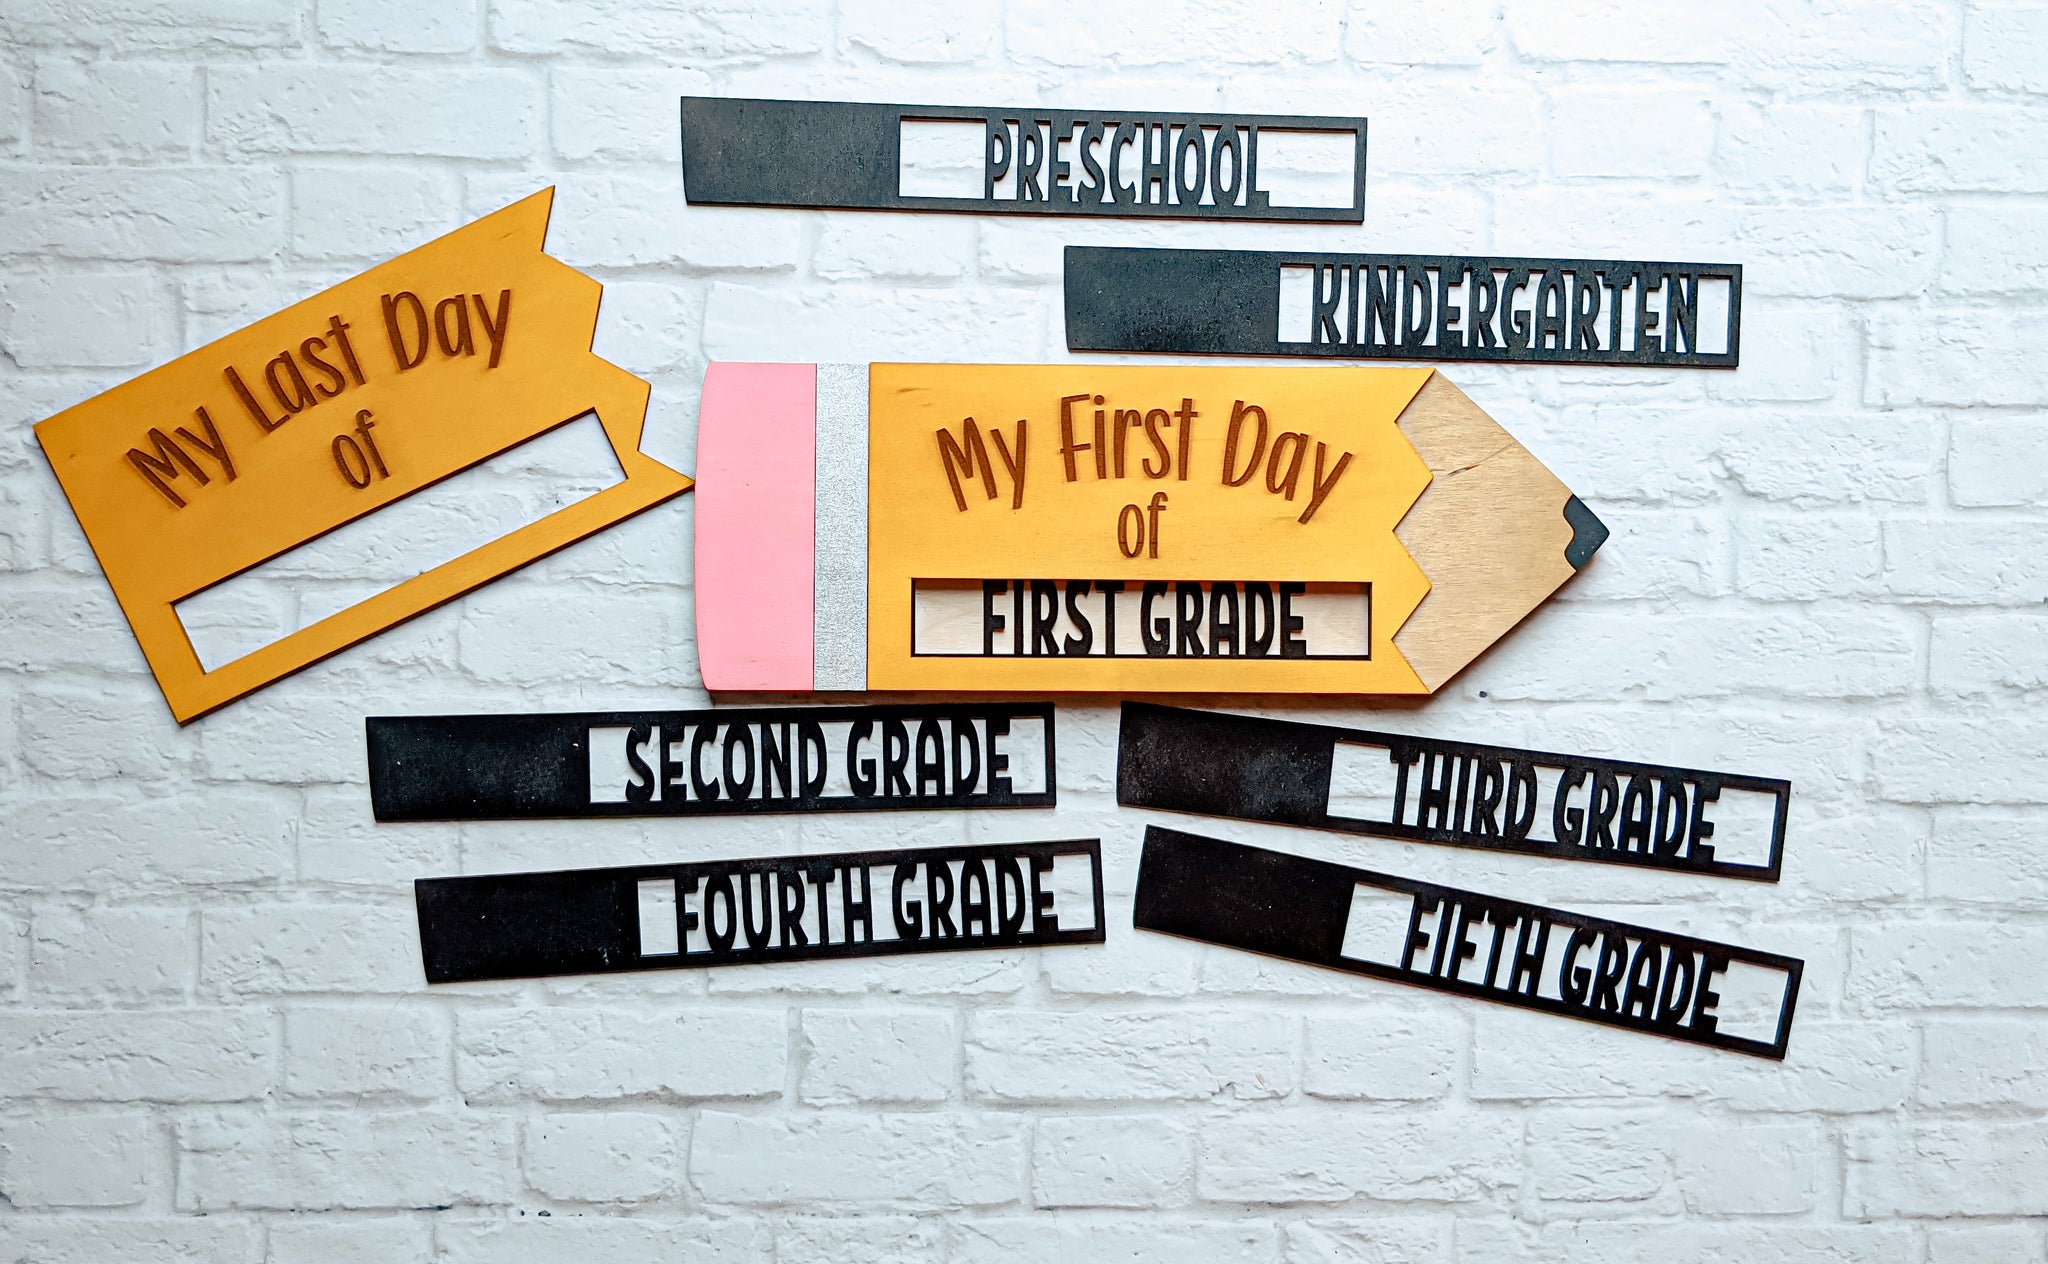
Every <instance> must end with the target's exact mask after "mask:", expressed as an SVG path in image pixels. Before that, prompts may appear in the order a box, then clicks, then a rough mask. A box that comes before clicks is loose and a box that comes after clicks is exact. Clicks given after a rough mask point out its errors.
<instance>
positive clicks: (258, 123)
mask: <svg viewBox="0 0 2048 1264" xmlns="http://www.w3.org/2000/svg"><path fill="white" fill-rule="evenodd" d="M545 108H546V107H545V105H544V103H543V93H542V90H541V85H540V82H539V80H538V79H536V78H535V77H533V76H532V75H530V74H527V73H526V72H524V71H520V70H471V69H466V68H465V69H458V68H455V67H445V66H444V67H437V68H435V69H433V70H408V69H399V68H396V67H391V68H371V69H356V68H353V67H350V68H343V67H340V66H330V67H328V68H326V69H325V70H324V71H323V72H322V73H320V74H318V75H309V74H307V73H306V72H305V71H304V70H303V69H301V68H299V67H297V66H289V65H260V66H229V67H222V68H220V69H217V70H213V71H210V72H209V73H208V75H207V82H206V139H207V142H208V143H209V144H211V145H216V146H220V147H222V148H224V149H227V150H229V151H231V152H233V151H240V152H245V153H252V154H279V153H285V154H322V153H325V154H365V153H367V154H400V155H420V156H427V157H433V156H441V157H451V158H524V157H527V156H528V155H530V154H532V153H533V152H534V150H535V148H536V146H537V145H538V144H539V143H540V125H541V117H542V111H543V110H544V109H545Z"/></svg>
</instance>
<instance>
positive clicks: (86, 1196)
mask: <svg viewBox="0 0 2048 1264" xmlns="http://www.w3.org/2000/svg"><path fill="white" fill-rule="evenodd" d="M151 1148H152V1138H151V1136H150V1127H149V1119H148V1117H147V1116H145V1115H44V1116H41V1117H37V1118H30V1119H13V1120H0V1182H4V1184H0V1189H5V1190H6V1191H7V1201H8V1204H9V1205H10V1206H13V1207H20V1208H33V1207H132V1206H135V1205H136V1204H137V1203H140V1202H141V1201H142V1200H143V1197H144V1196H145V1194H146V1193H147V1192H148V1171H149V1154H150V1150H151Z"/></svg>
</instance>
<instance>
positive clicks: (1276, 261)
mask: <svg viewBox="0 0 2048 1264" xmlns="http://www.w3.org/2000/svg"><path fill="white" fill-rule="evenodd" d="M1290 279H1291V280H1292V282H1293V284H1292V285H1291V286H1290V285H1288V284H1287V282H1288V281H1289V280H1290ZM1290 291H1291V292H1290ZM1066 306H1067V349H1068V350H1070V351H1158V352H1168V353H1172V354H1177V355H1261V356H1308V357H1313V358H1338V359H1386V360H1486V361H1508V362H1522V363H1538V364H1639V365H1664V366H1678V367H1690V368H1718V369H1732V368H1734V367H1735V366H1736V363H1737V361H1738V359H1739V358H1740V350H1741V342H1740V335H1741V323H1742V268H1741V266H1740V265H1739V264H1723V263H1634V262H1624V261H1616V260H1599V259H1507V258H1491V257H1485V256H1460V255H1365V254H1312V253H1303V252H1298V251H1278V250H1270V251H1269V250H1155V249H1143V248H1134V247H1121V246H1068V247H1067V250H1066Z"/></svg>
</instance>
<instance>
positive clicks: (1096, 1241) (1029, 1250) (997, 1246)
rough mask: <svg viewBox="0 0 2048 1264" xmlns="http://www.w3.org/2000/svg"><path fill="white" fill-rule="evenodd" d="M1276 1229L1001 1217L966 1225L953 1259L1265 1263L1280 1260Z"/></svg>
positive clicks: (1213, 1222)
mask: <svg viewBox="0 0 2048 1264" xmlns="http://www.w3.org/2000/svg"><path fill="white" fill-rule="evenodd" d="M1278 1232H1279V1231H1278V1229H1277V1228H1276V1227H1275V1226H1273V1225H1271V1224H1259V1223H1256V1222H1244V1223H1235V1224H1233V1223H1231V1222H1230V1221H1228V1220H1222V1219H1205V1220H1164V1221H1162V1220H1161V1219H1159V1218H1158V1217H1156V1216H1144V1217H1118V1218H1116V1219H1113V1220H1095V1219H1090V1220H1085V1221H1083V1220H1077V1219H1074V1218H1072V1217H1061V1218H1059V1219H1055V1220H1052V1221H1051V1222H1050V1223H1048V1222H1046V1221H1045V1220H1040V1219H1024V1218H1021V1217H1017V1218H1003V1219H988V1220H978V1221H974V1222H971V1223H969V1224H967V1225H964V1226H963V1227H962V1229H961V1232H960V1235H959V1241H958V1245H957V1246H956V1248H955V1251H954V1258H956V1259H958V1260H960V1261H962V1264H996V1261H999V1260H1015V1259H1024V1258H1029V1257H1031V1256H1032V1255H1034V1254H1035V1253H1037V1252H1041V1251H1042V1252H1045V1253H1046V1254H1047V1255H1048V1256H1049V1257H1051V1258H1054V1259H1059V1260H1071V1261H1074V1264H1173V1262H1174V1261H1177V1260H1243V1261H1245V1262H1246V1264H1262V1262H1264V1261H1271V1260H1276V1259H1278V1258H1279V1256H1278V1254H1277V1249H1278V1242H1277V1240H1276V1239H1277V1236H1278Z"/></svg>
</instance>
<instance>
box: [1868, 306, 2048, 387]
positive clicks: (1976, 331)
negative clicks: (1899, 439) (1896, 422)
mask: <svg viewBox="0 0 2048 1264" xmlns="http://www.w3.org/2000/svg"><path fill="white" fill-rule="evenodd" d="M2026 326H2027V321H2026V320H2025V319H2024V318H2016V317H2015V315H2014V313H2012V312H2011V311H2009V310H2005V309H2000V310H1998V311H1995V312H1983V311H1975V310H1954V311H1939V312H1915V313H1912V314H1910V315H1909V314H1907V313H1905V312H1893V311H1880V312H1877V313H1875V314H1874V315H1873V316H1872V318H1871V321H1870V326H1869V333H1868V334H1867V337H1868V339H1869V344H1870V368H1869V370H1868V372H1867V374H1866V376H1865V379H1864V384H1863V402H1864V403H1866V404H1873V405H1877V406H1880V407H1886V408H1896V407H1904V406H1909V405H1913V404H1942V405H1963V404H1968V405H1984V404H2004V405H2037V406H2038V405H2040V404H2042V403H2048V370H2043V369H2040V368H2039V367H2037V366H2035V365H2033V364H2030V363H2026V362H2025V361H2024V360H2023V359H2021V357H2023V356H2024V354H2025V353H2024V350H2023V349H2024V348H2025V347H2026V346H2027V338H2026ZM1987 363H1997V364H2000V365H2002V366H2004V367H2003V369H2002V370H2001V371H2000V372H1998V373H1993V374H1987V373H1985V372H1984V369H1983V366H1984V365H1985V364H1987Z"/></svg>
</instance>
